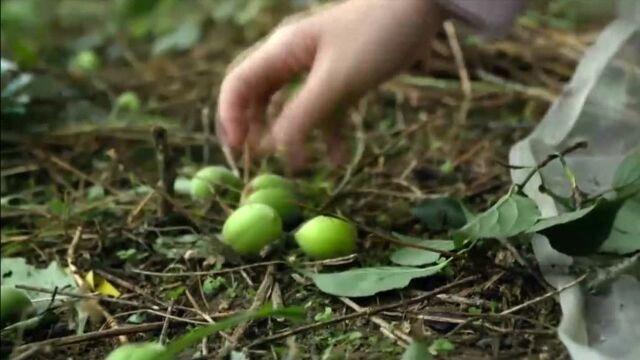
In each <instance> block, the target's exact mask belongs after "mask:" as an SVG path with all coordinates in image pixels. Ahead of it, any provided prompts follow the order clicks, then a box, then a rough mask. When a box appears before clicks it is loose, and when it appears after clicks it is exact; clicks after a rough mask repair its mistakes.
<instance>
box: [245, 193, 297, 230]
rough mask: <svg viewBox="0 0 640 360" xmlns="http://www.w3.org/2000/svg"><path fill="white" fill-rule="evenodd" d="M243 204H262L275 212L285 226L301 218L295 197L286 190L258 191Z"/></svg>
mask: <svg viewBox="0 0 640 360" xmlns="http://www.w3.org/2000/svg"><path fill="white" fill-rule="evenodd" d="M244 203H245V204H264V205H267V206H270V207H272V208H273V210H275V211H276V212H277V213H278V215H280V218H281V219H282V221H283V222H284V223H285V224H291V223H294V222H295V221H296V220H298V219H299V218H300V216H301V212H300V207H298V205H297V200H296V198H295V196H294V195H293V194H292V193H291V192H290V191H289V190H286V189H281V188H271V189H263V190H258V191H256V192H254V193H252V194H251V195H249V197H247V198H246V199H245V200H244Z"/></svg>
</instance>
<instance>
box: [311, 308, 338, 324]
mask: <svg viewBox="0 0 640 360" xmlns="http://www.w3.org/2000/svg"><path fill="white" fill-rule="evenodd" d="M332 317H333V309H331V308H330V307H329V306H325V307H324V311H323V312H321V313H318V314H316V315H315V316H314V317H313V320H314V321H326V320H329V319H331V318H332Z"/></svg>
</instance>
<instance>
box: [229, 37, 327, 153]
mask: <svg viewBox="0 0 640 360" xmlns="http://www.w3.org/2000/svg"><path fill="white" fill-rule="evenodd" d="M314 51H315V42H314V38H313V35H312V33H311V32H309V31H308V30H307V29H305V27H304V26H295V27H283V28H281V29H280V30H278V31H276V32H275V33H274V34H273V35H272V36H271V37H270V38H269V39H268V40H267V41H266V42H265V43H264V44H263V45H262V46H260V47H259V48H257V49H256V50H255V51H254V52H253V53H251V54H249V55H248V56H247V57H246V59H244V60H243V61H241V62H240V63H239V64H238V65H237V66H235V67H234V68H233V69H232V70H231V72H230V73H229V74H228V75H227V77H226V78H225V79H224V81H223V83H222V86H221V89H220V97H219V99H218V104H219V105H218V112H219V115H220V117H219V119H220V123H219V124H217V125H216V126H217V128H218V129H219V130H220V132H221V134H222V135H223V136H224V141H225V142H226V143H227V145H229V146H230V147H232V148H235V149H241V148H242V146H243V144H244V142H245V141H246V140H251V141H254V140H255V139H254V136H252V137H251V139H248V136H249V133H250V132H251V134H254V133H255V132H256V131H254V130H251V131H250V128H252V127H259V125H260V124H263V121H264V110H265V109H266V107H267V104H268V102H269V98H270V97H271V95H272V94H273V93H274V92H275V91H276V90H278V89H279V88H280V87H282V86H283V85H284V84H286V83H287V82H288V81H290V80H291V79H293V78H294V77H295V76H296V75H297V74H299V73H301V72H303V71H305V70H306V69H308V68H309V66H310V64H311V62H312V61H313V57H314ZM257 137H258V136H257V135H256V136H255V138H257Z"/></svg>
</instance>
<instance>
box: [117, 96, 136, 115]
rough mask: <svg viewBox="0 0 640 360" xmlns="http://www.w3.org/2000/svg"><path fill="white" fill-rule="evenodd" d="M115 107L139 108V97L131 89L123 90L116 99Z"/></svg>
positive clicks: (129, 109)
mask: <svg viewBox="0 0 640 360" xmlns="http://www.w3.org/2000/svg"><path fill="white" fill-rule="evenodd" d="M116 108H118V109H120V110H125V111H138V110H140V98H139V97H138V95H136V93H134V92H133V91H125V92H123V93H122V94H120V96H118V98H117V99H116Z"/></svg>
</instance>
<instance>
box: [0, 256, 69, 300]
mask: <svg viewBox="0 0 640 360" xmlns="http://www.w3.org/2000/svg"><path fill="white" fill-rule="evenodd" d="M0 272H1V274H2V278H1V281H2V285H3V286H15V285H28V286H33V287H40V288H45V289H50V290H53V289H55V288H56V287H57V288H59V289H64V290H66V291H69V290H72V289H76V284H75V282H74V281H73V278H72V277H71V276H70V275H69V274H67V273H66V272H65V271H64V270H63V269H62V267H61V266H60V265H59V264H58V263H57V262H55V261H54V262H52V263H50V264H49V266H48V267H47V268H44V269H40V268H36V267H34V266H31V265H29V264H27V261H26V260H25V259H24V258H2V259H1V260H0ZM25 293H26V294H27V296H28V297H29V299H31V300H35V299H42V298H43V297H46V295H44V296H43V294H42V293H40V292H34V291H25ZM66 298H67V297H66V296H62V295H58V296H56V299H57V301H62V300H65V299H66ZM47 305H48V302H46V301H45V302H42V301H39V302H36V308H38V310H39V311H42V310H44V308H45V307H46V306H47Z"/></svg>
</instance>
